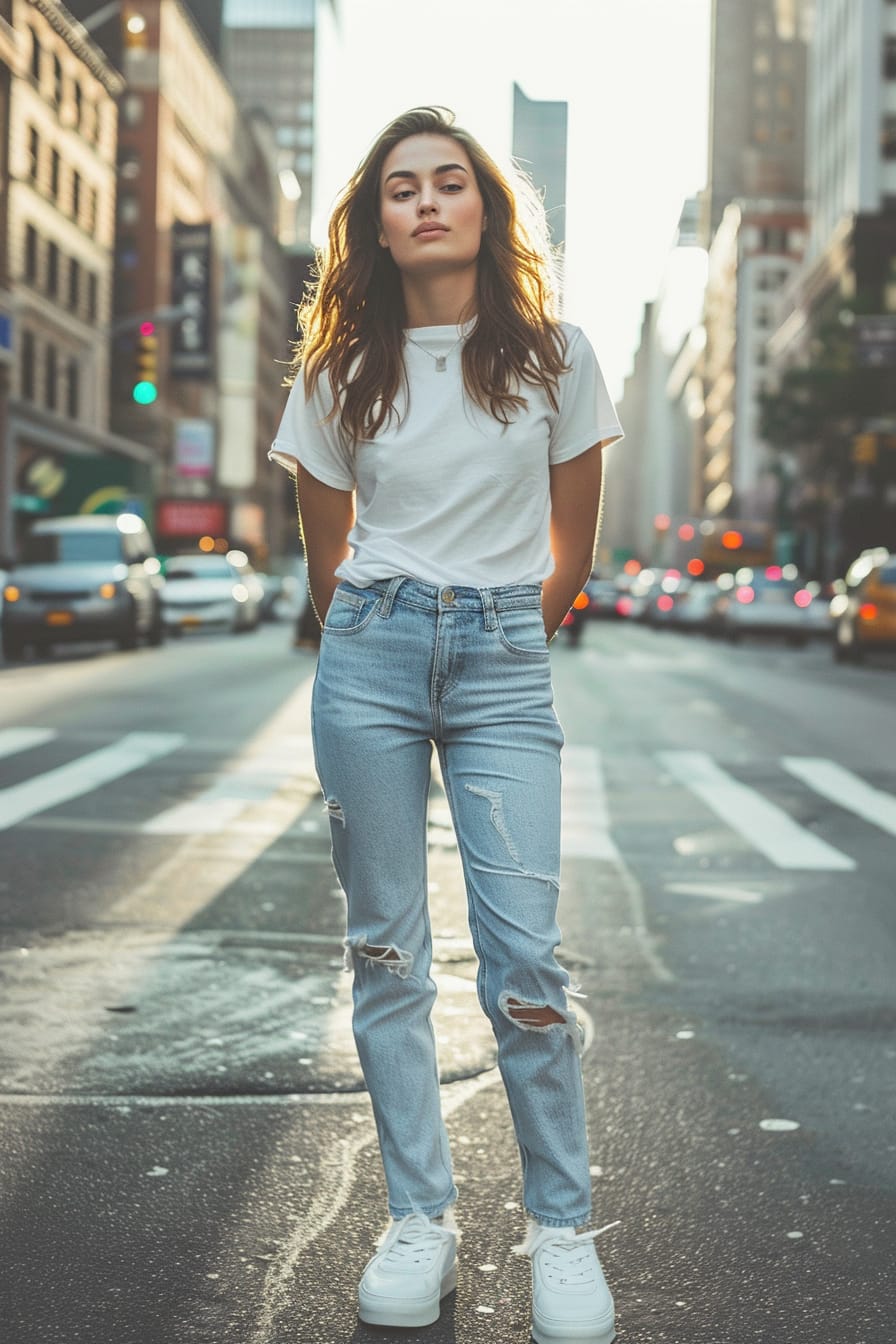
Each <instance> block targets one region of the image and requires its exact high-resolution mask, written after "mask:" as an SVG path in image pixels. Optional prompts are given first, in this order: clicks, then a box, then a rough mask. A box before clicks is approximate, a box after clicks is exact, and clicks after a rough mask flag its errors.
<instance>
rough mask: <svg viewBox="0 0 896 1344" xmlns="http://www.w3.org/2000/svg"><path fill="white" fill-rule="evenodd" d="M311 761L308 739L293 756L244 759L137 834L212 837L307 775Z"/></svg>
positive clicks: (149, 823)
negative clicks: (295, 779) (291, 781)
mask: <svg viewBox="0 0 896 1344" xmlns="http://www.w3.org/2000/svg"><path fill="white" fill-rule="evenodd" d="M311 757H312V753H311V739H310V738H305V739H304V742H303V749H302V750H299V751H297V753H296V755H295V756H292V755H287V756H283V755H277V756H269V755H258V756H249V757H244V758H243V759H241V760H238V761H237V762H236V764H235V765H234V766H233V767H232V768H231V769H229V770H227V771H226V772H225V773H224V774H223V775H222V776H221V777H220V778H219V779H218V780H216V781H215V783H214V784H212V785H210V786H209V788H207V789H205V790H203V792H202V793H200V794H198V795H197V796H196V797H195V798H190V799H189V800H188V801H187V802H184V803H178V804H176V805H175V806H174V807H170V808H167V809H166V810H165V811H164V812H160V813H158V815H157V816H155V817H152V818H151V819H150V820H149V821H147V822H144V824H143V825H142V826H141V827H140V830H141V832H142V833H143V834H145V835H213V834H216V833H217V832H219V831H223V830H225V829H226V828H227V826H228V825H229V824H230V823H231V822H233V821H234V820H235V819H236V818H237V817H238V816H239V815H240V813H241V812H243V811H244V810H245V809H246V808H247V807H249V806H251V805H252V804H253V803H263V802H266V801H267V799H268V798H271V797H272V796H273V795H274V794H275V793H276V792H277V791H278V790H279V789H281V788H282V787H283V786H284V784H287V783H288V782H289V781H290V780H292V779H294V778H295V777H296V776H297V775H300V774H302V773H303V772H304V773H306V774H307V771H308V770H309V768H310V767H309V763H310V761H311ZM314 791H315V792H317V791H318V790H317V789H316V788H315V790H314Z"/></svg>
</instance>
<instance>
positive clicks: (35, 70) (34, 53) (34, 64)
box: [31, 28, 41, 84]
mask: <svg viewBox="0 0 896 1344" xmlns="http://www.w3.org/2000/svg"><path fill="white" fill-rule="evenodd" d="M40 56H41V52H40V42H39V41H38V37H37V33H36V32H35V31H34V29H33V28H32V29H31V78H32V79H33V80H35V81H36V82H37V83H38V84H39V83H40Z"/></svg>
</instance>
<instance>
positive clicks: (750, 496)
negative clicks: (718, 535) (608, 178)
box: [698, 199, 806, 558]
mask: <svg viewBox="0 0 896 1344" xmlns="http://www.w3.org/2000/svg"><path fill="white" fill-rule="evenodd" d="M805 246H806V215H805V212H804V211H803V210H802V209H801V208H800V207H799V205H795V204H794V203H793V202H791V201H780V202H776V201H764V200H757V199H751V200H744V201H733V202H731V203H730V204H729V205H728V206H727V207H726V209H725V212H724V214H723V216H722V222H721V224H720V226H719V228H718V229H717V230H716V233H715V235H714V237H713V240H712V244H711V246H710V249H709V275H708V281H707V288H706V304H705V313H704V323H705V327H706V342H705V351H704V355H703V361H702V378H703V403H704V415H703V435H702V443H703V447H702V454H701V463H700V472H699V478H700V481H701V486H702V488H701V490H700V500H699V509H698V511H699V512H700V513H703V514H706V515H707V516H710V517H719V516H723V515H731V516H736V517H739V518H745V519H756V520H762V521H766V522H770V521H772V520H773V516H774V514H775V510H776V507H777V501H778V491H779V484H780V482H779V478H778V475H777V469H776V461H775V456H774V451H773V450H772V449H771V447H770V446H769V445H768V444H766V443H765V442H764V440H763V438H762V432H761V424H760V416H759V407H760V398H761V396H762V395H763V394H764V393H765V392H767V391H769V390H770V389H771V387H772V385H773V379H772V376H771V374H770V372H769V369H768V361H769V355H768V349H767V343H768V339H769V337H770V335H771V334H772V332H773V330H774V328H775V326H776V323H777V314H778V302H779V296H780V294H781V292H782V291H783V290H784V289H785V287H786V285H787V282H788V280H789V279H790V277H791V276H792V275H793V274H794V272H795V271H796V270H797V268H798V267H799V264H800V262H801V260H802V257H803V253H804V252H805ZM782 558H789V557H782Z"/></svg>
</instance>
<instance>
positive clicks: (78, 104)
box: [72, 80, 84, 130]
mask: <svg viewBox="0 0 896 1344" xmlns="http://www.w3.org/2000/svg"><path fill="white" fill-rule="evenodd" d="M72 96H73V98H74V100H75V125H76V126H77V128H78V130H80V129H81V118H82V117H83V115H84V90H83V89H82V88H81V85H80V84H79V83H78V81H77V80H75V86H74V89H73V90H72Z"/></svg>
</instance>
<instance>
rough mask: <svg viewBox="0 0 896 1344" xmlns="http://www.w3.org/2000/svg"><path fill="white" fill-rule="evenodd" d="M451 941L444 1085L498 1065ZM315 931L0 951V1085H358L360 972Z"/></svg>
mask: <svg viewBox="0 0 896 1344" xmlns="http://www.w3.org/2000/svg"><path fill="white" fill-rule="evenodd" d="M461 953H462V950H459V949H458V948H456V947H453V946H450V947H446V959H445V963H444V964H439V961H438V957H437V959H436V963H435V967H434V972H433V974H434V978H435V980H436V982H437V985H438V989H439V997H438V1000H437V1003H436V1007H435V1010H434V1013H433V1018H434V1023H435V1028H436V1033H437V1037H438V1040H439V1064H440V1072H441V1077H442V1081H443V1082H453V1081H455V1080H457V1079H460V1078H467V1077H471V1076H473V1075H475V1074H478V1073H481V1072H482V1071H483V1070H485V1069H490V1068H492V1067H493V1066H494V1063H495V1051H494V1038H493V1036H492V1032H491V1027H490V1025H489V1023H488V1021H487V1020H486V1018H485V1017H484V1015H483V1013H482V1011H481V1009H480V1007H479V1004H478V1001H477V999H476V992H475V984H474V979H473V977H474V974H475V963H474V962H473V961H472V957H470V958H469V959H463V958H462V955H461ZM342 967H343V958H342V948H341V945H340V943H339V941H338V940H335V939H334V940H331V939H329V938H326V937H323V936H320V935H317V936H314V935H312V936H310V937H304V936H302V935H277V934H267V935H265V934H256V933H243V932H237V931H233V932H229V931H214V930H213V931H201V932H198V931H195V932H191V933H189V934H179V935H171V934H170V933H168V934H166V933H164V932H162V931H159V930H151V929H148V930H134V929H128V930H126V931H123V930H120V929H113V930H108V929H107V930H100V931H97V930H93V931H89V932H88V931H85V932H73V933H66V934H64V935H61V936H59V937H58V938H46V939H42V940H41V941H40V942H36V943H33V944H29V945H28V946H27V947H15V948H8V949H6V950H4V951H2V952H0V979H2V982H3V984H4V995H3V1000H2V1003H0V1092H5V1093H7V1094H22V1093H27V1094H38V1095H41V1094H47V1095H112V1096H128V1095H135V1096H191V1095H196V1096H215V1095H232V1096H242V1095H245V1096H264V1095H278V1094H282V1093H303V1092H353V1091H361V1090H362V1089H363V1086H364V1084H363V1079H362V1077H361V1072H360V1068H359V1066H358V1062H357V1056H356V1052H355V1046H354V1041H353V1039H352V1033H351V985H352V978H351V976H350V975H347V974H345V973H344V971H343V969H342Z"/></svg>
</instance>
